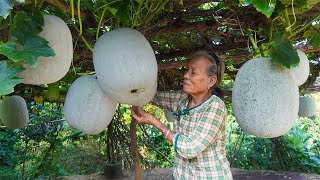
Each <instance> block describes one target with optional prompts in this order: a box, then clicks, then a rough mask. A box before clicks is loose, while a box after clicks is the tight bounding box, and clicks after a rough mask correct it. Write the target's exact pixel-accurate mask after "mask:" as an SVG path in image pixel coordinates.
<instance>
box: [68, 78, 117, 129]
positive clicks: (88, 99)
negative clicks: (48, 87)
mask: <svg viewBox="0 0 320 180" xmlns="http://www.w3.org/2000/svg"><path fill="white" fill-rule="evenodd" d="M116 106H117V102H116V101H115V100H113V99H111V98H110V97H108V96H107V95H105V94H104V93H103V91H102V90H101V88H100V86H99V83H98V80H97V79H96V78H95V77H94V76H81V77H79V78H78V79H77V80H76V81H74V82H73V83H72V85H71V86H70V88H69V90H68V93H67V96H66V100H65V104H64V116H65V119H66V121H67V122H68V124H69V125H70V126H72V127H74V128H76V129H78V130H80V131H82V132H84V133H87V134H98V133H100V132H101V131H103V129H105V128H106V127H107V126H108V125H109V123H110V122H111V120H112V117H113V115H114V113H115V110H116Z"/></svg>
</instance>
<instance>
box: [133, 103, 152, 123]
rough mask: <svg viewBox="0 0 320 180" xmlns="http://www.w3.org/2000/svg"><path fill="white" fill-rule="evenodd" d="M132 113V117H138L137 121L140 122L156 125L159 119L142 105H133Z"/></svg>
mask: <svg viewBox="0 0 320 180" xmlns="http://www.w3.org/2000/svg"><path fill="white" fill-rule="evenodd" d="M131 114H132V117H134V119H136V121H137V122H138V123H139V124H150V125H154V123H155V121H157V118H156V117H154V116H153V115H151V114H149V113H147V112H145V111H144V110H143V109H142V108H141V107H138V106H132V107H131Z"/></svg>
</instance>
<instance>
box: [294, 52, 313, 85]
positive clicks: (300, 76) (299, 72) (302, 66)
mask: <svg viewBox="0 0 320 180" xmlns="http://www.w3.org/2000/svg"><path fill="white" fill-rule="evenodd" d="M297 53H298V56H299V59H300V63H299V65H298V66H297V67H294V68H292V69H291V73H292V75H293V76H294V78H295V80H296V83H297V84H298V86H300V85H302V84H303V83H305V82H306V81H307V79H308V77H309V73H310V65H309V60H308V57H307V55H306V54H305V53H304V52H303V51H301V50H299V49H298V50H297Z"/></svg>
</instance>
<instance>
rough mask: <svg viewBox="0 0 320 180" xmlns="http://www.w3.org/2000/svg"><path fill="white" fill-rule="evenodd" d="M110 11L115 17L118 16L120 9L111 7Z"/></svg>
mask: <svg viewBox="0 0 320 180" xmlns="http://www.w3.org/2000/svg"><path fill="white" fill-rule="evenodd" d="M109 11H110V12H111V14H112V15H114V16H115V15H116V13H117V12H118V9H115V8H111V7H110V8H109Z"/></svg>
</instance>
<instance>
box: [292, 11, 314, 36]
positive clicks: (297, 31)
mask: <svg viewBox="0 0 320 180" xmlns="http://www.w3.org/2000/svg"><path fill="white" fill-rule="evenodd" d="M319 18H320V14H318V15H317V16H316V17H314V18H313V19H312V20H311V21H309V22H308V23H307V24H305V25H304V26H302V27H301V28H300V29H298V30H296V31H295V32H294V33H293V34H291V35H290V36H289V37H288V38H289V39H290V38H292V37H294V36H295V35H297V34H298V33H300V32H301V31H303V30H304V29H306V28H307V27H309V26H310V25H311V24H312V23H313V22H314V21H316V20H317V19H319Z"/></svg>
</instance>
